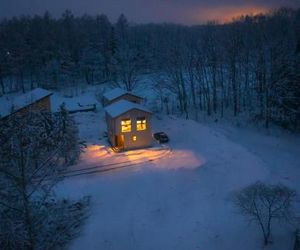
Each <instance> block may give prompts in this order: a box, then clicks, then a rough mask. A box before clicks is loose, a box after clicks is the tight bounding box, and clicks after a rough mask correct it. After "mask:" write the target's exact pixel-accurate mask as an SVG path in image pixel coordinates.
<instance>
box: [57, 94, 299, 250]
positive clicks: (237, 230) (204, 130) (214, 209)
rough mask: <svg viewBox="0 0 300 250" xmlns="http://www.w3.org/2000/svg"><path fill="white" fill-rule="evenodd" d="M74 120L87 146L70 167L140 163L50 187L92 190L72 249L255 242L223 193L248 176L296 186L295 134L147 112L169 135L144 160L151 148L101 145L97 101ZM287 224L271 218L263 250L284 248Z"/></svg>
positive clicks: (254, 230) (255, 232)
mask: <svg viewBox="0 0 300 250" xmlns="http://www.w3.org/2000/svg"><path fill="white" fill-rule="evenodd" d="M93 98H95V97H94V96H93V95H90V94H89V93H86V94H85V95H83V96H79V97H77V98H75V99H71V98H67V99H63V98H62V97H61V96H59V95H54V98H53V105H54V106H55V107H57V105H58V104H59V103H60V102H61V101H62V100H64V101H65V102H66V103H67V106H68V105H69V106H71V105H73V104H74V103H76V102H77V101H78V100H82V101H84V102H86V103H94V102H96V100H95V99H93ZM77 99H78V100H77ZM75 119H76V121H77V123H78V125H79V129H80V137H81V140H83V141H85V143H86V145H87V148H86V149H85V153H83V154H82V156H81V160H80V162H79V163H78V165H77V166H74V167H72V168H74V169H76V168H84V167H90V166H93V165H97V164H98V165H102V164H107V163H114V162H118V161H119V160H120V159H121V160H122V161H123V160H127V161H130V160H133V161H135V160H136V159H141V160H145V163H143V164H137V165H134V166H131V167H128V168H122V169H118V170H115V171H110V172H105V173H94V174H90V175H82V176H77V177H72V178H67V179H65V181H64V182H63V183H62V184H60V186H59V187H58V194H59V195H63V196H66V197H70V198H75V197H81V196H84V195H91V198H92V200H91V201H92V207H91V211H90V217H89V218H88V220H87V221H86V224H85V225H84V227H83V232H82V234H81V235H80V237H79V238H77V239H75V240H74V241H73V242H72V244H71V246H70V249H71V250H79V249H87V250H94V249H117V250H120V249H122V250H123V249H128V250H134V249H147V250H148V249H149V250H153V249H155V250H169V249H172V250H175V249H178V250H179V249H180V250H190V249H207V250H219V249H228V250H229V249H230V250H231V249H244V250H253V249H262V235H261V232H260V231H259V230H260V229H259V228H258V227H257V226H256V225H254V224H249V223H248V222H247V221H246V220H245V219H244V217H242V216H241V215H240V214H239V213H238V212H237V210H236V208H235V207H234V206H233V205H232V201H231V197H232V193H233V192H234V191H236V190H238V189H240V188H242V187H244V186H246V185H248V184H251V183H253V182H255V181H257V180H263V181H266V182H268V183H278V182H281V183H283V184H286V185H288V186H290V187H292V188H295V189H297V190H298V191H299V192H300V182H299V180H300V166H299V162H300V142H299V137H295V136H291V135H288V134H286V135H281V136H278V135H266V133H262V132H260V133H259V132H255V131H254V130H250V129H243V128H235V127H232V126H229V125H221V124H209V123H208V124H201V123H196V122H194V121H191V120H183V119H179V118H175V117H168V116H160V117H156V116H155V117H154V118H153V130H154V131H165V132H166V133H167V134H168V135H169V136H170V139H171V140H170V143H169V147H170V148H171V149H172V151H171V152H169V153H168V154H166V155H165V157H162V158H159V159H154V160H152V161H146V160H147V159H149V158H151V157H152V156H153V154H155V153H153V152H154V151H155V150H153V149H149V150H142V151H140V152H129V153H126V154H123V155H121V156H120V155H118V154H116V153H114V152H112V151H111V150H109V147H108V144H107V141H106V138H105V137H103V132H104V131H105V127H106V126H105V122H104V114H103V111H102V109H101V107H100V106H99V108H98V112H97V113H93V112H89V113H77V114H75ZM298 211H299V206H298ZM293 230H294V227H292V226H283V225H277V226H276V228H275V230H274V234H273V240H274V244H273V245H271V246H270V247H268V248H267V249H274V250H283V249H292V244H293V242H292V241H293V234H292V232H293Z"/></svg>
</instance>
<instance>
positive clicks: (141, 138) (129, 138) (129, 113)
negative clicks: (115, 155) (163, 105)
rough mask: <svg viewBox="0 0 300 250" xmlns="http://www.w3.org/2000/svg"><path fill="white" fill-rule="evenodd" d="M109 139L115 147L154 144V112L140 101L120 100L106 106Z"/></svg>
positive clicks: (136, 146)
mask: <svg viewBox="0 0 300 250" xmlns="http://www.w3.org/2000/svg"><path fill="white" fill-rule="evenodd" d="M105 112H106V122H107V134H108V139H109V141H110V143H111V145H112V147H113V148H116V149H117V150H128V149H137V148H145V147H149V146H151V144H152V131H151V116H152V112H151V111H150V110H148V109H147V108H146V107H144V106H143V105H141V104H139V103H133V102H130V101H127V100H119V101H117V102H114V103H113V104H111V105H109V106H107V107H106V108H105Z"/></svg>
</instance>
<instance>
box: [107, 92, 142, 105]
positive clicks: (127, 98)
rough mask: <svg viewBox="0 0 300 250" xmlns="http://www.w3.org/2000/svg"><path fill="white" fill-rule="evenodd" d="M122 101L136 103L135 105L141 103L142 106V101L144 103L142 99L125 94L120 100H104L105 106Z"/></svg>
mask: <svg viewBox="0 0 300 250" xmlns="http://www.w3.org/2000/svg"><path fill="white" fill-rule="evenodd" d="M120 100H126V101H129V102H134V103H139V104H141V103H142V101H143V99H142V98H139V97H137V96H134V95H130V94H125V95H122V96H119V97H118V98H116V99H113V100H111V101H109V100H107V99H106V98H103V106H108V105H111V104H113V103H115V102H118V101H120Z"/></svg>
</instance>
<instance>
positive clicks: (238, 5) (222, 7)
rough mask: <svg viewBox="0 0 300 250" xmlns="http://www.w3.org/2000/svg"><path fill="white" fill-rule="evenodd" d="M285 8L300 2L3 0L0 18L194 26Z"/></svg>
mask: <svg viewBox="0 0 300 250" xmlns="http://www.w3.org/2000/svg"><path fill="white" fill-rule="evenodd" d="M281 6H288V7H300V0H0V17H11V16H15V15H21V14H43V13H44V12H45V11H46V10H48V11H50V12H51V13H52V14H53V15H54V16H60V15H61V13H62V12H63V11H64V10H65V9H70V10H71V11H72V12H73V13H74V14H75V15H82V14H85V13H88V14H92V15H95V14H106V15H107V16H108V17H109V18H110V19H111V20H112V21H115V20H116V19H117V17H118V16H119V15H120V14H121V13H124V14H125V15H126V16H127V18H128V19H129V20H130V21H132V22H137V23H140V22H143V23H145V22H176V23H186V24H194V23H199V22H205V21H208V20H212V19H218V20H221V21H226V20H228V19H230V18H231V17H232V16H237V15H239V14H249V13H257V12H264V11H267V10H269V9H271V8H278V7H281Z"/></svg>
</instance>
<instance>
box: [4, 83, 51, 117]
mask: <svg viewBox="0 0 300 250" xmlns="http://www.w3.org/2000/svg"><path fill="white" fill-rule="evenodd" d="M51 95H52V92H50V91H48V90H45V89H42V88H36V89H34V90H32V91H29V92H27V93H25V94H23V95H20V96H3V97H1V98H0V119H3V118H7V117H9V116H10V115H12V114H16V113H24V112H28V110H46V111H49V112H50V111H51V102H50V96H51Z"/></svg>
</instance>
